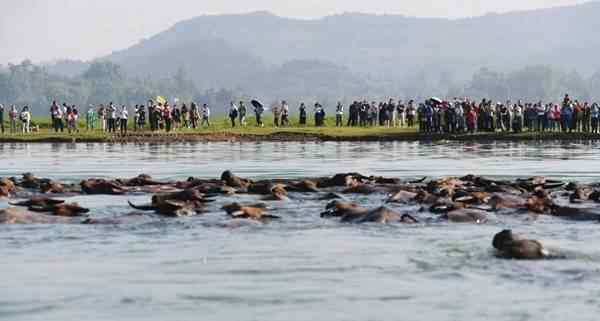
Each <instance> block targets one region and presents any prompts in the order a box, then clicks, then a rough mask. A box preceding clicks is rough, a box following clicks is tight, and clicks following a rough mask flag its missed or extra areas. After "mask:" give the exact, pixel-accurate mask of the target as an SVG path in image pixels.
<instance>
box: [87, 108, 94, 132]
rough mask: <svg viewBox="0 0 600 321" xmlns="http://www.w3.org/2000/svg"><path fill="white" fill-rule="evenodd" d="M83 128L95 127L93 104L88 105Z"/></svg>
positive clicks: (91, 128)
mask: <svg viewBox="0 0 600 321" xmlns="http://www.w3.org/2000/svg"><path fill="white" fill-rule="evenodd" d="M85 129H86V130H94V129H96V111H95V110H94V106H93V105H90V106H89V107H88V110H87V112H86V113H85Z"/></svg>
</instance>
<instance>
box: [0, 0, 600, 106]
mask: <svg viewBox="0 0 600 321" xmlns="http://www.w3.org/2000/svg"><path fill="white" fill-rule="evenodd" d="M599 27H600V3H599V2H590V3H586V4H582V5H576V6H570V7H562V8H551V9H540V10H534V11H524V12H514V13H508V14H489V15H485V16H481V17H474V18H465V19H457V20H448V19H432V18H412V17H405V16H400V15H370V14H342V15H335V16H328V17H325V18H322V19H317V20H300V19H289V18H283V17H278V16H275V15H272V14H270V13H267V12H255V13H250V14H243V15H216V16H200V17H196V18H193V19H189V20H186V21H182V22H180V23H178V24H176V25H174V26H173V27H171V28H170V29H168V30H166V31H164V32H162V33H159V34H157V35H155V36H153V37H151V38H149V39H145V40H143V41H141V42H140V43H138V44H136V45H134V46H132V47H130V48H128V49H125V50H122V51H118V52H114V53H113V54H111V55H109V56H106V57H101V58H99V59H97V60H95V61H91V62H81V61H72V60H64V61H60V62H58V63H55V64H52V65H33V64H31V62H29V61H24V62H22V63H19V64H11V65H8V66H4V67H2V68H1V69H0V103H3V104H12V103H16V104H19V105H30V106H32V107H33V108H34V110H40V109H41V110H42V111H44V112H45V111H46V109H47V107H48V106H49V105H50V103H51V102H52V100H54V99H56V100H57V101H59V102H68V103H73V104H77V105H80V106H87V105H89V104H94V105H96V104H100V103H107V102H109V101H114V102H115V103H117V104H127V105H134V104H142V103H144V102H146V101H147V100H148V99H149V98H151V97H155V96H157V95H163V96H165V97H167V98H168V99H169V100H173V99H174V98H178V99H179V100H180V101H192V100H194V101H197V102H199V103H209V104H211V105H212V106H213V110H214V111H215V112H219V111H225V110H226V108H227V107H228V104H229V101H232V100H233V101H237V100H240V99H249V98H259V99H261V100H263V102H265V103H267V105H269V104H272V103H274V102H276V101H280V100H287V101H288V102H290V103H291V105H292V106H294V105H297V104H298V103H299V101H305V102H306V103H307V104H309V106H310V104H312V103H314V102H315V101H319V102H321V104H323V105H324V106H327V107H329V108H333V106H334V105H335V103H336V102H337V101H338V100H341V101H342V102H344V103H345V104H348V103H350V102H351V101H352V100H355V99H360V100H362V99H368V100H384V99H387V98H388V97H392V98H395V99H403V100H405V99H411V98H415V99H420V98H425V97H430V96H441V97H448V98H451V97H455V96H469V97H472V98H475V99H480V98H491V99H494V100H498V101H504V100H506V99H509V98H511V99H513V100H514V99H527V100H535V101H537V100H544V101H549V100H551V101H558V100H559V99H560V98H561V97H562V96H563V95H564V94H565V93H567V92H568V93H570V94H571V96H573V97H575V98H578V99H582V100H596V99H598V98H600V60H598V59H597V53H598V52H600V37H598V36H597V35H596V30H599ZM293 109H294V110H295V108H293Z"/></svg>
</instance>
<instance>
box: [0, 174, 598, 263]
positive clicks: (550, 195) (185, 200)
mask: <svg viewBox="0 0 600 321" xmlns="http://www.w3.org/2000/svg"><path fill="white" fill-rule="evenodd" d="M134 193H135V194H139V193H144V194H152V198H151V201H150V202H149V203H148V204H144V205H136V204H133V203H131V202H129V205H130V206H131V207H132V208H134V209H136V210H137V211H136V213H130V214H127V215H142V214H140V212H138V211H141V212H152V213H154V215H160V216H166V217H179V216H190V215H197V214H201V213H203V211H204V210H205V208H206V205H207V203H210V202H213V201H214V200H215V198H217V197H231V196H233V195H235V194H242V193H244V194H252V195H256V196H257V197H260V200H261V202H260V203H257V204H240V203H237V202H234V203H231V204H228V205H225V206H223V207H222V209H223V210H224V211H225V212H226V213H227V215H229V216H230V217H231V218H232V219H248V220H255V221H259V222H264V223H266V222H268V221H270V220H277V219H280V218H281V217H279V216H277V215H272V214H269V213H268V202H270V201H286V200H288V199H289V197H292V198H293V196H290V195H288V193H292V195H293V193H310V194H311V195H314V198H313V199H314V200H318V201H323V204H324V205H325V204H326V205H325V209H324V211H323V212H322V213H321V217H322V218H324V219H337V220H339V221H340V222H344V223H355V224H360V223H381V224H394V223H395V224H419V223H424V222H428V221H431V220H436V221H440V220H446V221H449V222H455V223H474V224H481V223H485V222H486V221H487V220H488V219H489V217H490V216H491V215H494V214H495V215H531V216H534V217H536V216H538V215H547V216H553V217H557V218H558V219H566V220H579V221H600V204H598V203H600V185H594V184H588V185H582V184H575V183H566V182H562V181H556V180H549V179H546V178H544V177H532V178H529V179H517V180H514V181H503V180H492V179H487V178H483V177H479V176H473V175H467V176H464V177H447V178H441V179H434V180H427V178H423V179H420V180H416V181H403V180H401V179H397V178H386V177H374V176H370V177H367V176H364V175H361V174H358V173H345V174H336V175H334V176H333V177H321V178H312V179H273V180H260V181H253V180H250V179H245V178H241V177H239V176H236V175H234V174H233V173H232V172H231V171H225V172H224V173H223V174H222V175H221V177H220V178H219V179H198V178H194V177H190V178H188V179H187V180H185V181H173V182H163V181H158V180H154V179H153V178H152V177H150V176H148V175H139V176H137V177H134V178H131V179H114V180H106V179H87V180H84V181H82V182H80V183H79V184H67V183H62V182H59V181H55V180H52V179H48V178H38V177H35V176H34V175H33V174H30V173H26V174H23V176H22V177H21V178H16V177H11V178H0V197H5V198H9V199H10V200H11V202H10V203H9V204H10V205H12V206H14V207H10V208H7V209H3V210H0V224H60V223H62V224H118V223H119V222H120V221H119V218H110V219H108V218H94V217H93V216H89V212H90V210H89V209H87V208H84V207H81V206H80V205H79V204H77V203H68V202H65V201H64V200H60V199H56V198H53V197H50V196H51V195H54V196H61V195H62V196H70V195H79V194H88V195H90V194H92V195H93V194H95V195H126V194H132V195H133V194H134ZM349 194H363V195H366V194H380V195H383V196H384V197H385V198H386V201H385V203H386V205H387V206H381V207H377V208H367V207H363V206H361V205H360V204H357V203H354V202H351V201H348V200H347V198H346V196H347V195H349ZM311 197H313V196H311ZM13 201H14V202H13ZM394 203H401V204H412V205H416V206H417V207H416V208H419V209H418V210H413V211H412V212H406V211H405V213H402V212H398V211H396V210H394V209H393V207H394V205H393V204H394ZM423 213H426V214H428V215H429V216H427V217H425V215H424V214H423ZM125 217H126V216H123V218H125ZM432 217H433V218H432ZM492 245H493V246H494V248H495V249H496V250H497V254H498V256H499V257H503V258H513V259H541V258H548V257H551V256H552V255H551V254H550V253H549V252H548V251H547V250H546V249H544V248H543V246H542V245H541V243H540V242H538V241H535V240H527V239H523V238H521V237H519V236H517V235H515V234H513V233H512V231H510V230H504V231H502V232H500V233H498V234H496V235H495V236H494V238H493V242H492Z"/></svg>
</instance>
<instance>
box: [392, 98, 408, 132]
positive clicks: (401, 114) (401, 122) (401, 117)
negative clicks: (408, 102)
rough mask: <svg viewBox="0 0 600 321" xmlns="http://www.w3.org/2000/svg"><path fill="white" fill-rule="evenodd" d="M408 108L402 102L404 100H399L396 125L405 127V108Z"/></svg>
mask: <svg viewBox="0 0 600 321" xmlns="http://www.w3.org/2000/svg"><path fill="white" fill-rule="evenodd" d="M405 109H406V107H405V106H404V104H403V103H402V100H398V104H396V124H394V126H395V127H396V126H397V127H400V128H402V127H404V120H405V115H404V110H405Z"/></svg>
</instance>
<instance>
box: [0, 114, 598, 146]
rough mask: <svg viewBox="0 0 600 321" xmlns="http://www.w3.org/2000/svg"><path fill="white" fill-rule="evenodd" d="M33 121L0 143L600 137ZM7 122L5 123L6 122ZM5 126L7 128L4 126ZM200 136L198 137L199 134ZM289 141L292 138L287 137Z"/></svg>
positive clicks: (225, 122)
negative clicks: (72, 128)
mask: <svg viewBox="0 0 600 321" xmlns="http://www.w3.org/2000/svg"><path fill="white" fill-rule="evenodd" d="M32 123H33V124H35V125H37V126H39V131H38V132H34V133H30V134H22V133H20V132H19V133H17V134H8V133H6V132H5V134H4V135H0V142H3V141H4V142H72V141H77V142H102V141H114V140H125V141H127V140H142V141H143V140H149V141H152V140H156V139H159V138H161V137H162V138H164V140H167V141H168V140H169V139H170V137H172V136H177V137H178V138H182V139H184V140H185V137H194V138H196V139H198V138H199V137H200V136H203V135H204V136H207V138H208V136H211V135H213V136H215V137H217V139H219V138H218V137H220V139H227V137H251V136H254V138H255V139H260V137H261V136H268V135H281V137H284V138H285V137H286V136H285V135H286V134H289V135H290V136H292V135H300V136H302V135H306V136H312V137H317V136H318V138H320V139H331V140H361V139H363V140H444V139H452V140H494V139H509V140H531V139H547V140H553V139H557V140H564V139H570V140H572V139H600V136H599V135H595V134H587V133H573V134H562V133H558V132H552V133H543V134H540V133H536V132H523V133H499V132H495V133H488V132H482V133H476V134H473V135H466V134H460V135H447V134H434V135H428V134H422V133H418V132H417V128H394V127H392V128H387V127H380V126H376V127H366V128H363V127H341V128H337V127H335V126H334V125H335V119H332V118H329V119H328V120H327V121H326V122H325V126H324V127H314V126H313V124H314V123H313V122H312V119H310V118H309V124H308V125H306V126H303V127H300V126H298V119H297V118H293V117H292V118H291V119H290V123H291V125H290V126H286V127H274V124H273V118H272V117H265V118H264V124H265V126H264V127H257V126H256V122H255V119H254V117H248V118H247V126H245V127H240V126H239V125H238V126H237V127H235V128H231V124H230V122H229V119H228V118H225V117H218V118H217V117H216V118H213V119H212V120H211V126H210V127H200V128H197V129H187V128H186V129H176V130H174V131H172V132H171V133H169V134H166V133H165V132H164V131H160V132H159V133H158V134H157V133H153V132H151V131H150V130H149V129H148V128H145V129H144V130H141V131H137V132H134V131H133V122H132V120H130V123H129V131H128V137H125V138H122V137H121V136H120V135H118V134H117V135H112V134H108V133H105V132H103V131H101V130H99V129H95V130H86V129H85V122H84V121H80V122H79V124H78V126H79V131H78V132H75V133H72V134H69V133H67V131H66V129H65V131H64V132H63V133H55V132H54V131H53V130H52V128H51V122H50V119H49V118H41V117H36V118H34V119H33V122H32ZM6 125H8V124H6ZM6 128H7V129H8V127H6ZM200 139H202V137H200ZM291 139H292V140H293V138H291Z"/></svg>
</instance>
